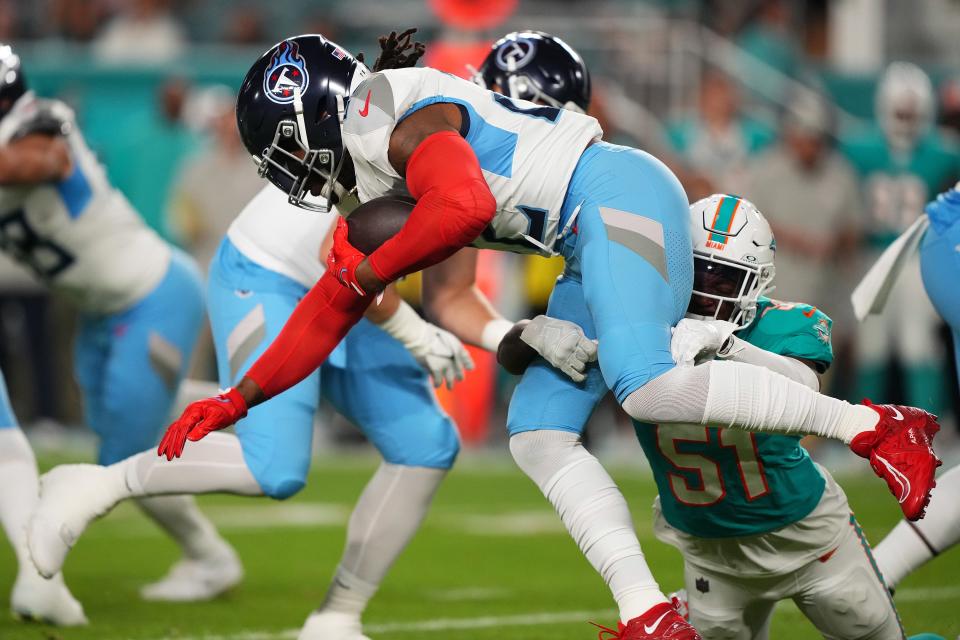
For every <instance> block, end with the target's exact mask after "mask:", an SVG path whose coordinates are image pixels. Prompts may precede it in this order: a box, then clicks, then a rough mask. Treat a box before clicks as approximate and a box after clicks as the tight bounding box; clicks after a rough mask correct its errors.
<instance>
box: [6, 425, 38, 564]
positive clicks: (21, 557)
mask: <svg viewBox="0 0 960 640" xmlns="http://www.w3.org/2000/svg"><path fill="white" fill-rule="evenodd" d="M38 499H39V481H38V479H37V461H36V458H34V456H33V449H31V448H30V443H29V442H27V438H26V436H24V435H23V431H21V430H20V429H18V428H15V427H14V428H4V429H0V523H2V524H3V529H4V531H6V532H7V538H8V539H9V540H10V544H11V545H12V546H13V551H14V553H15V554H16V556H17V562H18V563H19V566H20V568H21V569H24V568H31V569H32V565H31V563H30V554H29V552H28V551H27V529H26V527H27V521H28V520H29V519H30V515H31V514H32V513H33V509H34V507H35V506H36V504H37V500H38Z"/></svg>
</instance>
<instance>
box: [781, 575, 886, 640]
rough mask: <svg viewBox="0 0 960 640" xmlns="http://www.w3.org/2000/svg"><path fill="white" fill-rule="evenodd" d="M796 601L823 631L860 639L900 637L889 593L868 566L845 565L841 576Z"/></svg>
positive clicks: (872, 639)
mask: <svg viewBox="0 0 960 640" xmlns="http://www.w3.org/2000/svg"><path fill="white" fill-rule="evenodd" d="M799 600H800V602H799V603H798V604H801V608H802V609H803V610H804V612H805V613H807V614H808V616H809V617H810V618H811V619H813V621H814V623H815V624H816V626H817V627H819V628H820V629H821V631H823V632H826V631H829V632H830V633H831V634H833V635H835V636H837V637H842V638H859V639H862V640H868V639H869V640H881V639H882V638H894V637H897V638H899V637H900V634H901V631H900V622H899V619H898V616H897V612H896V609H895V608H894V606H893V603H892V602H891V601H890V596H889V594H887V593H886V591H885V590H884V589H883V587H882V586H881V584H880V581H879V580H878V578H877V576H876V575H875V574H873V572H872V571H871V570H870V569H868V568H867V567H864V566H855V567H848V568H847V570H846V571H845V572H844V575H843V576H842V579H841V578H837V579H834V580H830V582H829V583H826V584H822V585H820V586H819V587H818V588H815V590H812V591H810V592H808V593H805V594H803V595H802V596H800V598H799Z"/></svg>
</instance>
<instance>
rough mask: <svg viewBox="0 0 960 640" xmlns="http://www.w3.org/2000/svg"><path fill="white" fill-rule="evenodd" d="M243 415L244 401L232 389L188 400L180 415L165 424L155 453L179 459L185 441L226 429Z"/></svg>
mask: <svg viewBox="0 0 960 640" xmlns="http://www.w3.org/2000/svg"><path fill="white" fill-rule="evenodd" d="M245 415H247V402H246V401H245V400H244V399H243V396H242V395H240V392H239V391H237V390H236V389H227V390H226V391H225V392H224V393H222V394H220V395H219V396H214V397H213V398H204V399H203V400H198V401H196V402H191V403H190V404H189V405H188V406H187V408H186V409H184V410H183V415H181V416H180V417H179V418H177V420H176V422H174V423H173V424H171V425H170V426H169V427H167V433H166V434H164V436H163V440H161V441H160V447H159V448H158V449H157V455H158V456H167V460H173V459H174V458H179V457H180V454H182V453H183V446H184V445H185V444H186V443H187V440H191V441H193V442H196V441H197V440H199V439H201V438H203V437H204V436H206V435H207V434H208V433H210V432H211V431H217V430H219V429H226V428H227V427H229V426H230V425H232V424H233V423H234V422H236V421H237V420H239V419H240V418H242V417H243V416H245Z"/></svg>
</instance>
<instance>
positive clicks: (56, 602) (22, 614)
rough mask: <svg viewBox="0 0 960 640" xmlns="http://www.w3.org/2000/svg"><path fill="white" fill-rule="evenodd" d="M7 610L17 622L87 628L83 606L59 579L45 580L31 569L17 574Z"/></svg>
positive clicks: (54, 577) (57, 576)
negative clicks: (83, 626) (31, 621)
mask: <svg viewBox="0 0 960 640" xmlns="http://www.w3.org/2000/svg"><path fill="white" fill-rule="evenodd" d="M10 610H11V611H12V612H13V615H14V617H15V618H17V619H19V620H33V621H36V622H45V623H47V624H53V625H56V626H58V627H75V626H79V625H84V624H87V616H85V615H84V613H83V605H81V604H80V603H79V602H77V600H76V598H74V597H73V595H72V594H71V593H70V590H69V589H67V585H65V584H64V583H63V575H62V574H60V573H58V574H57V575H55V576H53V578H51V579H50V580H46V579H44V578H43V577H42V576H41V575H40V574H39V573H37V572H36V571H35V570H34V568H33V567H24V568H22V569H21V570H20V572H19V573H18V574H17V581H16V582H15V583H14V584H13V593H12V594H11V596H10Z"/></svg>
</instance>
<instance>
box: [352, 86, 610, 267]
mask: <svg viewBox="0 0 960 640" xmlns="http://www.w3.org/2000/svg"><path fill="white" fill-rule="evenodd" d="M439 102H443V103H452V104H456V105H459V106H460V108H461V111H462V113H463V114H464V116H465V117H464V126H463V133H464V138H465V139H466V141H467V143H468V144H470V146H471V147H472V148H473V151H474V153H476V155H477V159H478V160H479V161H480V168H481V169H482V171H483V176H484V178H485V179H486V181H487V185H488V186H489V187H490V191H491V192H492V193H493V196H494V198H496V201H497V213H496V216H495V217H494V219H493V222H492V223H491V224H490V226H489V227H488V228H487V229H486V230H485V231H484V233H483V235H482V236H481V238H480V239H478V240H477V242H476V243H475V244H476V246H479V247H483V248H490V249H503V250H507V251H514V252H519V253H543V254H548V255H549V254H553V253H554V252H555V244H556V241H557V238H558V237H559V235H560V234H561V232H562V231H563V229H562V228H561V223H560V210H561V208H562V206H563V201H564V197H565V196H566V193H567V185H568V183H569V182H570V177H571V176H572V175H573V170H574V168H575V167H576V166H577V162H578V161H579V159H580V154H581V153H582V152H583V150H584V149H585V148H586V147H587V145H589V144H590V142H591V141H594V140H598V139H600V138H601V136H602V135H603V130H602V129H601V128H600V124H599V123H598V122H597V121H596V119H594V118H591V117H590V116H587V115H583V114H580V113H575V112H573V111H567V110H564V109H557V108H555V107H543V106H539V105H536V104H533V103H532V102H526V101H523V100H514V99H511V98H507V97H505V96H502V95H500V94H498V93H494V92H492V91H487V90H486V89H482V88H480V87H478V86H477V85H475V84H473V83H471V82H468V81H466V80H463V79H461V78H457V77H455V76H452V75H450V74H447V73H443V72H441V71H437V70H436V69H430V68H414V69H396V70H388V71H382V72H380V73H374V74H372V75H371V76H369V77H368V78H367V79H365V80H364V81H363V82H362V83H360V84H359V85H358V86H357V88H356V89H355V90H354V91H353V94H352V96H351V98H350V102H349V105H348V107H347V112H346V117H345V120H344V123H343V141H344V146H345V147H346V149H347V151H349V153H350V156H351V157H352V158H353V163H354V168H355V169H356V174H357V189H358V195H359V197H360V201H361V202H366V201H367V200H370V199H372V198H376V197H379V196H383V195H388V194H394V195H395V194H407V188H406V183H405V181H404V179H403V178H402V177H401V176H400V175H399V174H398V173H397V172H396V171H395V170H394V168H393V167H392V166H391V165H390V161H389V160H388V159H387V150H388V147H389V143H390V136H391V134H392V133H393V130H394V128H395V127H396V126H397V124H398V123H400V122H402V121H403V119H404V118H406V117H407V116H409V115H410V114H412V113H414V112H415V111H417V110H418V109H420V108H422V107H425V106H427V105H430V104H435V103H439Z"/></svg>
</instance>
